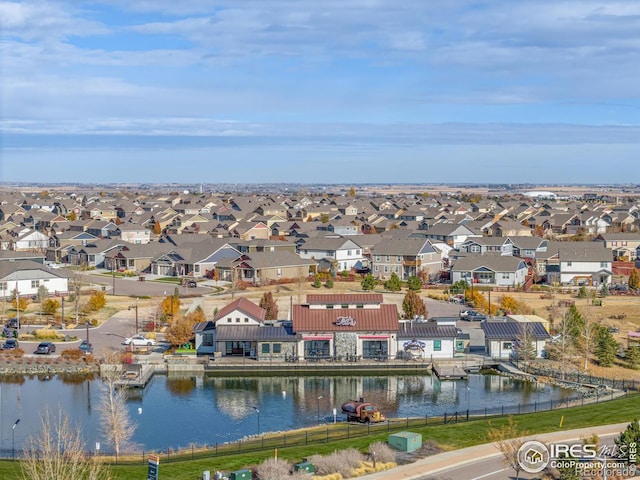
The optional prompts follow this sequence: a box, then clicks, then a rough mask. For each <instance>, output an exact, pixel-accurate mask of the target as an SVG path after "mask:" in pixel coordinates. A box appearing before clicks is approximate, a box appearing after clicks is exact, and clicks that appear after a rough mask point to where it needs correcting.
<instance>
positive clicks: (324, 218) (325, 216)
mask: <svg viewBox="0 0 640 480" xmlns="http://www.w3.org/2000/svg"><path fill="white" fill-rule="evenodd" d="M319 218H320V222H322V223H329V214H328V213H321V214H320V217H319Z"/></svg>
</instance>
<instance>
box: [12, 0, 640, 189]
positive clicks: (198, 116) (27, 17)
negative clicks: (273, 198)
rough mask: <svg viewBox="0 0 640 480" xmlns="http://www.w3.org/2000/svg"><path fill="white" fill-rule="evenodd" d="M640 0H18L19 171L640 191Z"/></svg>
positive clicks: (57, 175) (15, 133)
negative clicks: (626, 186)
mask: <svg viewBox="0 0 640 480" xmlns="http://www.w3.org/2000/svg"><path fill="white" fill-rule="evenodd" d="M639 159H640V1H638V0H608V1H592V0H573V1H568V0H517V1H514V0H484V1H471V0H469V1H466V0H428V1H427V0H403V1H398V0H322V1H311V0H297V1H294V0H103V1H99V0H96V1H85V0H68V1H67V0H57V1H44V0H42V1H41V0H22V1H14V2H11V1H9V2H7V1H2V0H0V182H38V183H41V182H83V183H104V182H125V183H129V182H145V183H146V182H151V183H155V182H159V183H169V182H177V183H191V182H193V183H196V184H197V183H229V182H231V183H261V182H273V183H280V182H291V183H539V184H554V183H593V184H607V183H640V161H638V160H639Z"/></svg>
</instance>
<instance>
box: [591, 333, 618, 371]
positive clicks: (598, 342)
mask: <svg viewBox="0 0 640 480" xmlns="http://www.w3.org/2000/svg"><path fill="white" fill-rule="evenodd" d="M618 347H619V345H618V342H616V341H615V339H614V338H613V335H611V332H610V331H609V330H608V329H607V328H606V327H603V326H602V325H598V326H597V328H595V350H596V351H595V354H596V357H597V358H598V363H599V364H600V366H601V367H610V366H612V365H613V363H614V362H615V360H616V354H617V353H618Z"/></svg>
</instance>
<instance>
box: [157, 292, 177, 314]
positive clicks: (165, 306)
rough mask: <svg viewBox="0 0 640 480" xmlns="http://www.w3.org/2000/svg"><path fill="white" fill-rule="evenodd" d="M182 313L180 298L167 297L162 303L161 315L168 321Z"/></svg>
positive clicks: (175, 296)
mask: <svg viewBox="0 0 640 480" xmlns="http://www.w3.org/2000/svg"><path fill="white" fill-rule="evenodd" d="M179 311H180V298H179V297H178V296H177V295H175V294H174V295H167V296H166V297H164V298H163V299H162V302H160V314H161V315H162V316H163V317H164V318H165V319H167V318H168V317H171V318H173V317H176V316H177V315H178V312H179Z"/></svg>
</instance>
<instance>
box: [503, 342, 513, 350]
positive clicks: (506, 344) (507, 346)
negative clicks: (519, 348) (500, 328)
mask: <svg viewBox="0 0 640 480" xmlns="http://www.w3.org/2000/svg"><path fill="white" fill-rule="evenodd" d="M502 348H503V349H505V350H512V349H513V342H504V343H503V344H502Z"/></svg>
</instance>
